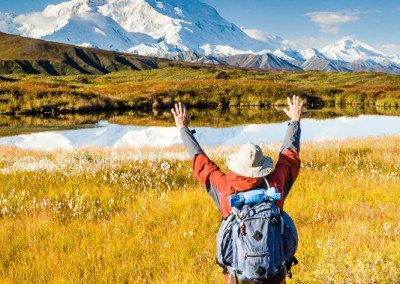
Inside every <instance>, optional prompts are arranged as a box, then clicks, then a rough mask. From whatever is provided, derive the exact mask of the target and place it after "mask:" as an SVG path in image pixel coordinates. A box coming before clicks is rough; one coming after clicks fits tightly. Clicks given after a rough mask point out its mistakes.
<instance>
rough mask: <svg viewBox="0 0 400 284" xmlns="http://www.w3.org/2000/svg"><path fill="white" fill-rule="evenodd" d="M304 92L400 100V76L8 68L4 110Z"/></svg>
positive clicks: (207, 101)
mask: <svg viewBox="0 0 400 284" xmlns="http://www.w3.org/2000/svg"><path fill="white" fill-rule="evenodd" d="M288 95H299V96H301V97H302V98H304V99H305V101H306V104H307V105H308V106H309V107H315V106H322V105H324V106H335V105H336V106H338V105H339V106H343V105H361V106H365V107H367V106H371V105H373V106H383V107H398V106H399V105H400V76H398V75H391V74H384V73H367V72H354V73H324V72H318V71H307V72H285V71H281V72H274V71H262V70H243V69H232V68H225V69H222V67H213V66H197V67H196V66H191V67H185V66H180V67H164V68H159V69H154V70H140V71H121V72H114V73H109V74H105V75H74V76H47V75H17V74H12V75H3V76H2V77H0V113H3V114H38V113H53V114H54V113H67V112H85V111H86V112H87V111H99V110H116V109H119V110H121V109H140V110H143V109H155V110H157V109H163V108H168V107H170V106H171V105H172V104H173V103H174V102H176V101H182V102H183V103H185V104H186V105H188V106H190V107H209V108H218V109H227V108H230V107H238V106H256V107H264V106H271V105H272V106H274V105H276V106H280V105H283V104H285V99H286V97H287V96H288Z"/></svg>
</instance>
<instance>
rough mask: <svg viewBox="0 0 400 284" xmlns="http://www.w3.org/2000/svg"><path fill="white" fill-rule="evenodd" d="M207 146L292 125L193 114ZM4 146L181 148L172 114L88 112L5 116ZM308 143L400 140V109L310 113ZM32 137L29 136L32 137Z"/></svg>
mask: <svg viewBox="0 0 400 284" xmlns="http://www.w3.org/2000/svg"><path fill="white" fill-rule="evenodd" d="M190 112H191V114H192V120H193V123H192V126H193V127H194V128H195V129H196V131H197V134H196V137H197V139H198V140H199V142H200V143H201V144H202V145H209V146H214V145H233V144H241V143H245V142H248V141H251V142H254V143H271V142H277V141H281V140H282V139H283V137H284V134H285V131H286V128H287V120H286V117H285V115H284V114H283V112H282V111H279V110H276V109H249V108H245V109H232V110H191V111H190ZM0 121H1V128H0V133H1V134H2V136H3V137H2V138H0V145H9V146H16V147H19V148H22V149H33V150H54V149H67V150H71V149H75V148H80V147H101V148H103V147H144V146H155V147H168V146H173V145H178V144H180V143H181V140H180V135H179V132H178V131H177V130H176V128H175V127H173V118H172V116H171V114H170V113H169V112H168V111H159V112H123V113H88V114H81V115H77V114H74V115H65V116H59V117H51V116H49V117H29V116H28V117H1V120H0ZM301 125H302V140H303V141H306V140H309V141H322V140H327V139H345V138H350V137H367V136H379V135H400V127H399V125H400V111H399V110H398V109H376V108H371V109H361V108H345V109H342V108H334V109H318V110H305V114H304V119H303V120H302V123H301ZM28 133H29V134H28Z"/></svg>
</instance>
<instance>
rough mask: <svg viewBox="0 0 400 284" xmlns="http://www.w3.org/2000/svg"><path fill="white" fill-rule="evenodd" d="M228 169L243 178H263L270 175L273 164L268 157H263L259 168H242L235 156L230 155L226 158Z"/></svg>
mask: <svg viewBox="0 0 400 284" xmlns="http://www.w3.org/2000/svg"><path fill="white" fill-rule="evenodd" d="M227 166H228V168H229V169H230V170H231V171H232V172H234V173H236V174H238V175H241V176H245V177H254V178H258V177H264V176H267V175H268V174H270V173H271V172H272V170H273V167H274V162H273V161H272V159H271V158H270V157H267V156H264V158H263V160H262V163H261V166H258V167H248V166H244V165H242V164H241V163H240V162H239V159H238V156H237V154H236V153H235V154H232V155H229V156H228V159H227Z"/></svg>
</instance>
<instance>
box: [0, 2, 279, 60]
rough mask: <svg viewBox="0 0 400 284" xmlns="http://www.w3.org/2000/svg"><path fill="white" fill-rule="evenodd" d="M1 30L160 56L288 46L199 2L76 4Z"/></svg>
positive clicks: (36, 14) (23, 18)
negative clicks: (257, 35) (265, 38)
mask: <svg viewBox="0 0 400 284" xmlns="http://www.w3.org/2000/svg"><path fill="white" fill-rule="evenodd" d="M11 27H13V28H11ZM0 30H3V31H8V32H9V31H10V30H12V31H14V33H16V34H19V35H23V36H28V37H34V38H42V39H47V40H52V41H58V42H64V43H72V44H77V45H85V46H93V47H98V48H105V49H114V50H125V51H130V52H134V53H140V54H146V55H157V56H162V55H166V54H169V53H175V54H176V53H179V52H182V51H188V50H192V51H195V52H200V53H205V52H206V50H204V49H203V47H205V48H207V52H211V53H214V51H218V52H221V51H222V52H224V50H226V51H227V52H229V54H232V53H236V54H237V53H239V52H241V51H249V52H254V53H255V52H260V51H262V50H275V49H277V48H279V47H281V46H282V44H281V41H282V40H281V39H280V38H274V37H270V38H268V41H260V40H257V39H253V38H251V37H249V36H248V35H247V34H246V33H244V32H243V31H242V30H241V29H240V28H238V27H237V26H236V25H235V24H233V23H230V22H228V21H226V20H225V19H223V18H222V17H221V16H220V15H219V14H218V12H217V11H216V10H215V9H214V8H213V7H211V6H209V5H207V4H205V3H203V2H201V1H198V0H70V1H65V2H62V3H59V4H56V5H48V6H47V7H46V8H45V9H44V10H43V11H42V12H32V13H28V14H22V15H19V16H17V17H15V18H13V19H12V20H8V19H7V21H6V20H5V19H1V18H0ZM229 54H227V55H229Z"/></svg>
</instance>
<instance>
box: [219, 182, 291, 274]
mask: <svg viewBox="0 0 400 284" xmlns="http://www.w3.org/2000/svg"><path fill="white" fill-rule="evenodd" d="M265 181H266V179H265ZM266 184H267V186H268V189H267V190H266V189H262V188H256V189H252V190H250V191H245V192H240V193H238V194H236V195H232V196H231V197H230V203H231V207H232V211H231V213H230V214H229V215H228V216H227V217H225V218H224V219H223V220H222V222H221V225H220V228H219V230H218V233H217V263H218V264H219V265H221V266H222V267H223V268H224V272H225V273H226V272H229V273H230V274H231V275H234V276H236V278H237V279H240V280H258V281H260V280H265V279H268V278H271V277H274V276H275V275H276V273H277V272H278V270H279V269H280V268H281V267H282V266H283V265H285V266H286V267H287V266H289V267H288V274H289V277H291V273H290V266H291V265H292V263H294V264H297V260H296V259H295V257H294V254H295V252H296V250H297V245H298V235H297V230H296V227H295V225H294V222H293V220H292V218H291V217H290V216H289V215H288V214H287V213H286V212H284V211H283V210H280V209H279V207H278V206H277V205H276V204H275V201H276V200H279V199H280V193H277V190H276V189H275V188H270V187H269V184H268V182H267V181H266ZM260 193H263V194H260ZM274 193H275V194H274ZM238 201H241V204H238ZM246 201H247V202H246ZM232 203H233V204H232ZM239 203H240V202H239Z"/></svg>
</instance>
